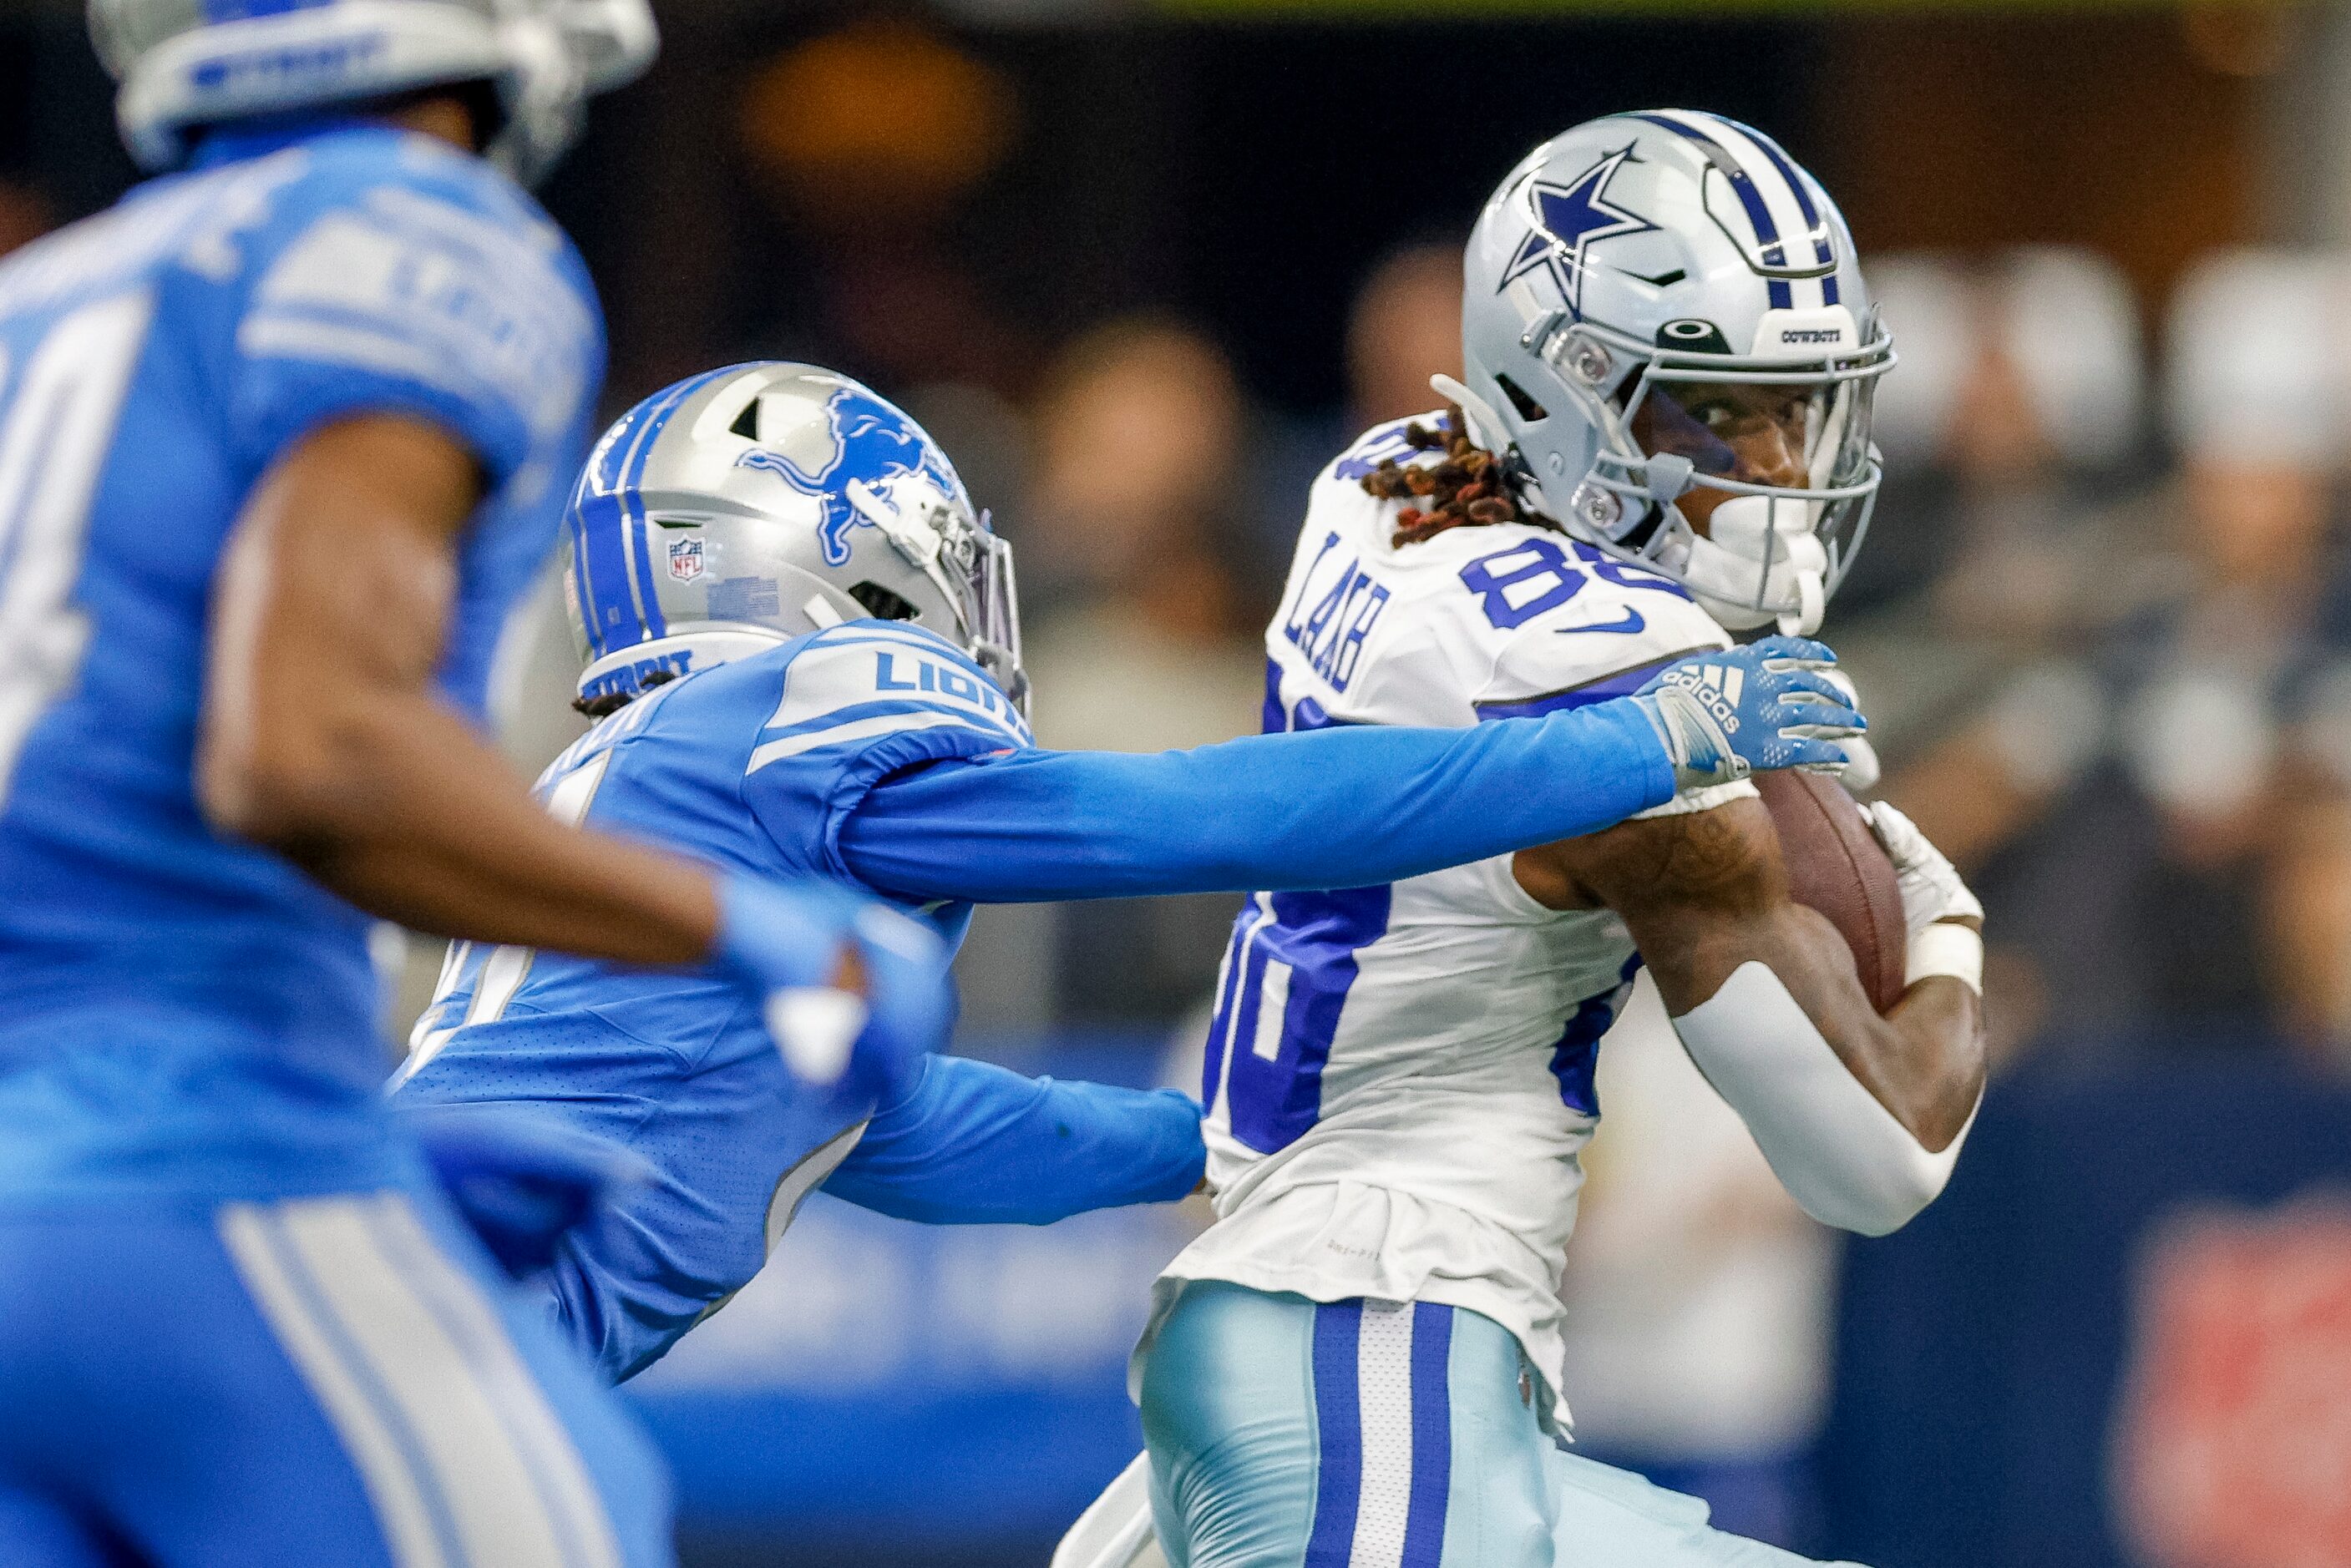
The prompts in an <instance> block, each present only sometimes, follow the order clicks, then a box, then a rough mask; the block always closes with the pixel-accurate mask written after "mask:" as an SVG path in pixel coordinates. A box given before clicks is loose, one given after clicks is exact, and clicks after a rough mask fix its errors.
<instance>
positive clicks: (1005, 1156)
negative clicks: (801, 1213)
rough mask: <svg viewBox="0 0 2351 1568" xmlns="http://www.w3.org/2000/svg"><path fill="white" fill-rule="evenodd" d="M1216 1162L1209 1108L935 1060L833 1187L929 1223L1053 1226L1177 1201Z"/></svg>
mask: <svg viewBox="0 0 2351 1568" xmlns="http://www.w3.org/2000/svg"><path fill="white" fill-rule="evenodd" d="M1207 1158H1208V1157H1207V1149H1206V1148H1205V1147H1202V1145H1201V1142H1200V1107H1199V1106H1198V1105H1197V1104H1196V1103H1195V1102H1194V1101H1193V1100H1192V1098H1191V1096H1188V1095H1183V1094H1179V1093H1177V1092H1176V1091H1175V1090H1174V1089H1113V1088H1108V1087H1105V1086H1104V1085H1100V1084H1061V1083H1056V1082H1054V1081H1053V1080H1052V1079H1050V1078H1025V1077H1023V1076H1021V1075H1019V1074H1018V1073H1013V1072H1008V1071H1007V1070H1006V1069H1004V1068H1002V1067H997V1066H991V1065H989V1064H987V1063H986V1062H973V1061H968V1060H967V1059H965V1058H963V1057H960V1056H932V1057H928V1058H926V1059H925V1065H924V1068H923V1073H922V1075H921V1077H920V1078H919V1079H917V1080H916V1082H915V1084H914V1087H913V1088H912V1089H911V1090H909V1091H908V1092H907V1093H906V1094H905V1096H903V1097H902V1098H901V1099H899V1101H898V1102H897V1103H896V1104H895V1105H893V1106H891V1107H890V1108H889V1109H887V1110H885V1111H883V1112H881V1113H879V1114H878V1115H876V1116H874V1118H873V1120H872V1122H871V1123H870V1124H869V1125H868V1126H867V1127H866V1129H865V1136H864V1137H862V1138H860V1139H859V1140H858V1142H857V1147H855V1148H853V1149H852V1150H850V1152H849V1158H846V1159H844V1160H842V1161H841V1167H840V1168H839V1169H837V1170H835V1171H834V1172H833V1173H832V1175H831V1176H830V1177H828V1178H827V1179H826V1180H825V1183H824V1190H825V1191H827V1192H830V1193H831V1194H832V1195H833V1196H834V1197H836V1198H843V1199H848V1200H849V1201H850V1202H852V1203H854V1204H857V1205H858V1206H860V1207H861V1208H865V1209H872V1210H876V1211H878V1212H880V1213H883V1214H888V1215H891V1216H893V1217H894V1218H897V1219H900V1220H920V1221H922V1222H923V1223H925V1224H927V1225H1044V1224H1050V1222H1052V1221H1053V1220H1061V1219H1064V1218H1066V1217H1068V1216H1069V1215H1071V1214H1079V1213H1082V1212H1084V1211H1085V1210H1089V1209H1114V1208H1117V1207H1118V1206H1120V1205H1122V1204H1127V1203H1172V1202H1174V1201H1175V1199H1179V1198H1181V1197H1183V1196H1184V1195H1185V1194H1186V1193H1187V1192H1189V1191H1191V1190H1192V1189H1193V1188H1195V1187H1196V1186H1198V1185H1199V1183H1200V1174H1201V1172H1202V1170H1203V1169H1204V1168H1206V1166H1207Z"/></svg>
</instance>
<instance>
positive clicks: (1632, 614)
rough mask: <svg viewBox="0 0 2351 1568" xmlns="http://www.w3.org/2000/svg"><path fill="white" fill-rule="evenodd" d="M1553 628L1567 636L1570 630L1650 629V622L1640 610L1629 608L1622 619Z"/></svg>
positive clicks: (1631, 630)
mask: <svg viewBox="0 0 2351 1568" xmlns="http://www.w3.org/2000/svg"><path fill="white" fill-rule="evenodd" d="M1648 629H1649V623H1648V622H1647V621H1646V620H1643V619H1642V618H1641V612H1640V611H1639V610H1636V609H1628V610H1626V611H1625V617H1624V618H1623V619H1622V620H1596V621H1593V623H1592V624H1591V625H1590V626H1562V627H1554V628H1552V630H1554V631H1556V632H1558V633H1559V635H1560V636H1562V637H1565V636H1567V635H1568V634H1569V633H1570V632H1576V631H1624V632H1634V631H1646V630H1648Z"/></svg>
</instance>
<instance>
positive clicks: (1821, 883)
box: [1755, 769, 1908, 1012]
mask: <svg viewBox="0 0 2351 1568" xmlns="http://www.w3.org/2000/svg"><path fill="white" fill-rule="evenodd" d="M1755 784H1756V787H1757V788H1758V789H1760V790H1761V791H1762V794H1763V805H1765V807H1766V808H1767V809H1769V810H1770V812H1771V826H1773V827H1775V828H1777V829H1778V830H1779V833H1780V848H1781V851H1782V854H1783V855H1784V856H1785V857H1786V858H1787V862H1788V881H1789V887H1790V891H1791V892H1792V893H1793V894H1794V896H1795V899H1796V902H1798V903H1800V904H1802V905H1804V906H1805V907H1806V908H1808V909H1818V910H1819V911H1820V912H1821V913H1822V914H1823V915H1826V916H1827V917H1828V919H1829V923H1830V924H1831V925H1833V926H1834V927H1836V929H1837V932H1838V934H1839V935H1840V936H1842V937H1844V943H1845V946H1846V947H1848V948H1851V949H1852V950H1853V964H1854V968H1855V970H1856V971H1859V973H1860V975H1861V988H1862V990H1863V991H1865V992H1867V993H1868V995H1869V1000H1870V1002H1871V1004H1872V1005H1874V1006H1875V1007H1876V1009H1877V1011H1878V1012H1885V1011H1886V1009H1888V1008H1890V1007H1892V1006H1893V1005H1894V1004H1895V1003H1896V1002H1899V1001H1900V1000H1901V999H1902V991H1903V971H1904V967H1905V965H1906V963H1907V960H1908V932H1907V928H1906V927H1905V925H1904V923H1903V919H1902V889H1901V887H1900V885H1899V884H1898V883H1897V882H1896V880H1895V876H1894V862H1893V861H1892V860H1890V859H1888V858H1886V849H1885V847H1884V846H1882V845H1880V844H1879V843H1878V842H1877V835H1876V834H1875V833H1872V832H1871V831H1870V829H1869V821H1868V819H1867V818H1866V817H1865V816H1863V815H1862V814H1861V807H1860V806H1859V805H1856V804H1855V802H1854V798H1853V796H1852V795H1851V794H1847V793H1846V791H1845V787H1844V785H1843V784H1839V783H1838V782H1837V781H1836V780H1835V779H1833V778H1830V777H1828V776H1827V775H1825V774H1807V773H1798V772H1796V771H1794V770H1793V769H1790V770H1788V771H1786V772H1784V773H1771V774H1760V775H1758V777H1757V778H1756V780H1755Z"/></svg>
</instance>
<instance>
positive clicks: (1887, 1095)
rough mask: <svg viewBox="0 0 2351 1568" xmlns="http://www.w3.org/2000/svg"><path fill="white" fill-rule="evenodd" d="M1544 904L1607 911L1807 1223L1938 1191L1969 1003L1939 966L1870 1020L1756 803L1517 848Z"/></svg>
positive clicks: (1841, 1218)
mask: <svg viewBox="0 0 2351 1568" xmlns="http://www.w3.org/2000/svg"><path fill="white" fill-rule="evenodd" d="M1516 867H1517V872H1518V877H1519V881H1520V885H1521V886H1522V887H1524V888H1526V889H1527V891H1528V892H1529V893H1530V894H1531V895H1532V896H1533V897H1534V898H1536V899H1537V900H1538V901H1540V902H1541V903H1543V904H1545V905H1547V906H1549V907H1551V908H1553V909H1591V908H1598V907H1602V906H1604V907H1606V908H1609V909H1614V910H1615V911H1616V912H1617V913H1618V914H1619V915H1621V916H1622V917H1623V918H1624V919H1625V925H1626V926H1627V927H1628V928H1629V929H1630V930H1631V932H1632V936H1633V940H1634V941H1635V944H1636V945H1637V946H1638V947H1639V948H1640V950H1641V955H1642V957H1643V959H1644V960H1645V961H1646V962H1647V964H1648V966H1649V968H1650V970H1651V971H1653V972H1654V973H1655V974H1656V981H1657V989H1658V991H1659V992H1660V993H1661V994H1662V995H1663V997H1664V998H1665V1002H1666V1009H1667V1012H1669V1013H1671V1014H1672V1015H1673V1016H1674V1020H1675V1026H1676V1028H1677V1030H1678V1031H1679V1032H1680V1033H1681V1035H1682V1038H1683V1043H1684V1044H1685V1045H1686V1046H1687V1047H1688V1049H1689V1051H1690V1054H1691V1057H1692V1059H1693V1060H1695V1061H1696V1062H1697V1063H1698V1066H1699V1068H1700V1069H1701V1070H1702V1071H1704V1072H1705V1073H1706V1074H1707V1075H1708V1078H1709V1079H1710V1080H1711V1081H1712V1082H1713V1083H1714V1085H1715V1087H1716V1088H1717V1089H1718V1090H1719V1091H1721V1093H1722V1094H1723V1096H1724V1097H1725V1098H1726V1099H1728V1100H1729V1102H1730V1103H1731V1106H1732V1107H1733V1108H1734V1109H1736V1110H1738V1111H1739V1112H1740V1115H1741V1116H1743V1117H1745V1118H1746V1120H1747V1122H1748V1125H1749V1127H1750V1129H1751V1130H1752V1131H1753V1132H1754V1133H1755V1135H1756V1139H1757V1142H1758V1143H1759V1144H1760V1145H1761V1147H1762V1148H1763V1152H1764V1154H1765V1155H1766V1156H1767V1157H1768V1158H1770V1159H1771V1165H1772V1168H1773V1169H1775V1170H1776V1171H1778V1172H1779V1174H1780V1177H1781V1179H1782V1181H1783V1182H1784V1183H1786V1185H1787V1187H1788V1189H1789V1190H1790V1191H1791V1193H1792V1194H1793V1195H1794V1196H1795V1197H1796V1199H1798V1200H1799V1201H1800V1202H1802V1204H1803V1205H1804V1207H1805V1209H1806V1210H1808V1211H1809V1212H1811V1213H1812V1214H1813V1216H1814V1217H1815V1218H1816V1219H1820V1220H1824V1221H1826V1222H1827V1223H1830V1224H1834V1225H1839V1226H1842V1227H1844V1229H1847V1230H1855V1231H1864V1232H1866V1233H1872V1234H1876V1233H1881V1232H1883V1231H1891V1230H1893V1229H1896V1227H1898V1226H1899V1225H1901V1224H1902V1223H1903V1222H1904V1221H1906V1220H1908V1219H1909V1218H1910V1216H1911V1215H1912V1214H1915V1213H1916V1212H1917V1210H1919V1209H1922V1208H1924V1207H1925V1206H1926V1205H1927V1203H1928V1202H1929V1201H1931V1200H1932V1199H1933V1198H1934V1197H1935V1195H1936V1193H1937V1192H1938V1191H1940V1190H1941V1187H1942V1183H1943V1180H1944V1179H1945V1178H1946V1177H1947V1176H1948V1174H1949V1166H1950V1160H1951V1158H1955V1157H1956V1155H1957V1152H1958V1148H1957V1145H1958V1142H1959V1138H1960V1137H1961V1135H1962V1133H1963V1132H1964V1131H1965V1129H1966V1127H1967V1125H1968V1123H1969V1120H1970V1117H1971V1116H1973V1114H1974V1111H1975V1106H1976V1102H1977V1100H1978V1099H1979V1098H1980V1096H1981V1094H1982V1090H1983V1081H1984V1057H1983V1027H1982V1006H1981V1002H1980V998H1979V996H1978V994H1977V992H1976V990H1975V989H1974V987H1972V986H1970V984H1968V983H1967V982H1966V981H1962V980H1959V979H1956V978H1953V977H1951V976H1949V975H1946V974H1933V975H1928V976H1926V977H1924V978H1920V979H1917V980H1916V981H1914V982H1913V983H1912V984H1911V985H1910V987H1909V988H1908V989H1907V991H1906V992H1904V993H1903V996H1902V1000H1901V1001H1900V1002H1896V1004H1895V1006H1894V1007H1893V1009H1892V1010H1891V1011H1890V1012H1887V1013H1886V1015H1885V1016H1883V1017H1881V1016H1879V1014H1878V1013H1877V1012H1876V1010H1875V1009H1874V1008H1872V1007H1871V1005H1870V1003H1869V999H1868V997H1867V996H1866V995H1865V993H1864V992H1863V990H1862V987H1861V981H1860V979H1859V977H1858V975H1857V974H1856V973H1855V969H1854V962H1853V956H1852V954H1851V952H1850V951H1849V950H1847V948H1846V947H1845V944H1844V939H1843V938H1842V937H1840V936H1839V935H1838V934H1837V931H1836V929H1835V927H1834V926H1832V925H1831V924H1830V923H1829V922H1828V920H1827V919H1826V918H1825V917H1823V916H1822V915H1820V914H1819V913H1817V912H1816V911H1814V910H1812V909H1806V908H1804V907H1803V906H1802V905H1800V904H1797V903H1796V902H1795V901H1794V900H1793V899H1792V898H1790V897H1789V893H1788V876H1787V868H1786V867H1785V865H1784V864H1783V863H1782V859H1781V850H1780V840H1779V835H1778V834H1777V832H1776V831H1774V829H1773V828H1772V826H1771V816H1770V815H1769V814H1768V813H1767V812H1766V811H1765V810H1764V807H1763V805H1762V803H1761V802H1760V801H1755V800H1740V801H1734V802H1732V803H1730V804H1729V805H1722V806H1719V807H1717V808H1715V809H1713V810H1710V811H1697V812H1685V813H1678V814H1675V815H1666V816H1657V817H1647V818H1643V819H1640V820H1637V821H1633V822H1627V823H1625V824H1624V825H1622V826H1618V827H1614V828H1611V829H1610V830H1608V831H1607V832H1605V833H1600V834H1594V835H1593V836H1589V837H1586V838H1583V839H1578V840H1574V841H1573V842H1569V843H1563V844H1555V845H1550V846H1544V847H1543V848H1541V849H1536V850H1530V851H1528V852H1525V853H1523V854H1521V855H1520V856H1519V857H1517V861H1516Z"/></svg>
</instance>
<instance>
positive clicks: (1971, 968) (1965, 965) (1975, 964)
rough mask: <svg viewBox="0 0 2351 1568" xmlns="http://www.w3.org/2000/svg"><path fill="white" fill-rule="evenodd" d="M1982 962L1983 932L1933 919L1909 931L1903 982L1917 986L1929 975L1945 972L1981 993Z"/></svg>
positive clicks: (1970, 988) (1971, 989)
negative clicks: (1908, 946)
mask: <svg viewBox="0 0 2351 1568" xmlns="http://www.w3.org/2000/svg"><path fill="white" fill-rule="evenodd" d="M1983 965H1984V945H1983V935H1982V933H1980V932H1979V931H1974V930H1970V929H1969V928H1967V927H1966V926H1961V925H1956V924H1954V923H1952V922H1951V921H1949V920H1935V921H1932V922H1930V923H1928V924H1927V925H1923V926H1921V927H1919V928H1918V929H1917V930H1915V931H1913V932H1911V933H1910V951H1909V955H1908V957H1907V961H1906V965H1905V968H1904V971H1903V983H1905V984H1906V985H1916V984H1917V983H1918V982H1919V981H1922V980H1924V979H1926V978H1927V977H1928V975H1930V974H1947V975H1949V976H1950V977H1951V978H1952V979H1953V980H1956V981H1959V983H1961V984H1962V985H1965V986H1966V987H1967V988H1968V989H1969V990H1970V991H1972V992H1975V993H1976V994H1977V995H1978V996H1981V995H1982V994H1983Z"/></svg>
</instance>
